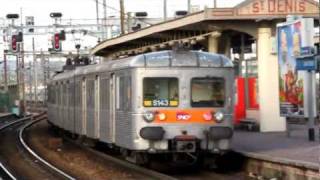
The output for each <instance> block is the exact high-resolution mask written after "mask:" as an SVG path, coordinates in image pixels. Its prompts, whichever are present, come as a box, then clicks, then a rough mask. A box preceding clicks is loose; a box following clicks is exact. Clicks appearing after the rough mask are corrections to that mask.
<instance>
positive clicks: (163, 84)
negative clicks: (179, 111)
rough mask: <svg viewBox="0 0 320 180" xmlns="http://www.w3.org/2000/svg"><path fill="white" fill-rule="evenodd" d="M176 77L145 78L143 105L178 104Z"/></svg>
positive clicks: (163, 105)
mask: <svg viewBox="0 0 320 180" xmlns="http://www.w3.org/2000/svg"><path fill="white" fill-rule="evenodd" d="M178 90H179V85H178V79H177V78H145V79H144V80H143V105H144V106H145V107H176V106H178V104H179V91H178Z"/></svg>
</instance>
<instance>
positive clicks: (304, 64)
mask: <svg viewBox="0 0 320 180" xmlns="http://www.w3.org/2000/svg"><path fill="white" fill-rule="evenodd" d="M317 68H318V64H317V61H316V58H315V56H314V55H312V56H301V57H298V58H297V66H296V69H297V71H316V70H317Z"/></svg>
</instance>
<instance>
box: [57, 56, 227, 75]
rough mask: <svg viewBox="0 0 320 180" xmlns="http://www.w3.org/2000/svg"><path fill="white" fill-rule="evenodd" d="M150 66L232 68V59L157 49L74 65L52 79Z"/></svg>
mask: <svg viewBox="0 0 320 180" xmlns="http://www.w3.org/2000/svg"><path fill="white" fill-rule="evenodd" d="M139 67H144V68H148V67H150V68H152V67H209V68H210V67H212V68H232V67H233V63H232V61H231V60H230V59H229V58H227V57H226V56H224V55H220V54H213V53H208V52H202V51H185V50H178V51H172V50H168V51H158V52H151V53H145V54H140V55H137V56H133V57H127V58H123V59H119V60H114V61H108V62H103V63H100V64H95V65H88V66H80V67H76V68H75V70H69V71H65V72H63V73H59V74H57V75H56V76H54V77H53V80H59V79H65V78H69V77H71V76H73V75H76V76H79V75H86V74H91V73H96V72H107V71H111V70H119V69H126V68H139Z"/></svg>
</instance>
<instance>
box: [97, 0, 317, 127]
mask: <svg viewBox="0 0 320 180" xmlns="http://www.w3.org/2000/svg"><path fill="white" fill-rule="evenodd" d="M287 15H301V16H303V17H311V18H314V19H315V21H316V20H318V19H319V4H318V2H316V1H313V0H246V1H244V2H242V3H240V4H239V5H237V6H235V7H233V8H206V9H204V10H203V11H200V12H196V13H192V14H189V15H186V16H184V17H180V18H176V19H173V20H169V21H165V22H162V23H159V24H155V25H152V26H149V27H146V28H143V29H140V30H138V31H134V32H129V33H127V34H124V35H121V36H119V37H116V38H113V39H108V40H106V41H103V42H101V43H99V44H98V45H97V46H96V47H94V48H93V49H92V54H94V55H97V56H102V57H103V59H104V60H113V59H118V58H120V57H125V56H133V55H137V54H140V53H145V52H151V51H158V50H165V49H171V48H172V46H173V45H174V44H175V43H176V42H180V43H185V44H188V45H189V46H190V47H191V48H192V49H194V50H203V51H208V52H212V53H220V54H225V55H226V56H228V57H229V58H231V59H232V60H233V62H234V64H235V66H236V75H237V80H236V84H237V93H236V94H235V97H236V104H235V118H236V123H237V122H240V121H245V122H253V123H257V124H259V126H260V130H261V131H262V132H270V131H284V130H286V122H285V119H284V118H282V117H280V108H279V83H278V82H279V77H278V60H277V54H276V47H277V46H276V25H277V23H280V22H284V21H286V17H287ZM315 24H318V22H315ZM317 39H318V38H315V42H319V41H318V40H317Z"/></svg>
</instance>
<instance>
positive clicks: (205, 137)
mask: <svg viewBox="0 0 320 180" xmlns="http://www.w3.org/2000/svg"><path fill="white" fill-rule="evenodd" d="M172 131H173V129H168V127H167V128H166V127H160V126H153V127H144V128H142V129H141V130H140V133H139V134H140V137H142V138H143V139H144V140H145V141H148V142H150V143H151V144H149V148H152V149H154V150H165V151H175V152H195V151H197V149H199V148H200V149H202V150H210V151H211V150H213V149H215V150H217V149H218V150H219V149H224V150H227V149H229V141H230V138H231V137H232V135H233V130H232V128H231V127H221V126H220V127H216V126H214V127H212V126H211V127H203V128H199V129H198V128H197V130H195V129H193V132H194V133H191V132H190V133H186V134H179V133H177V132H179V131H175V132H174V133H173V132H172ZM165 144H166V145H165ZM169 144H170V145H169ZM150 145H151V146H150ZM169 147H170V148H169Z"/></svg>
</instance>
